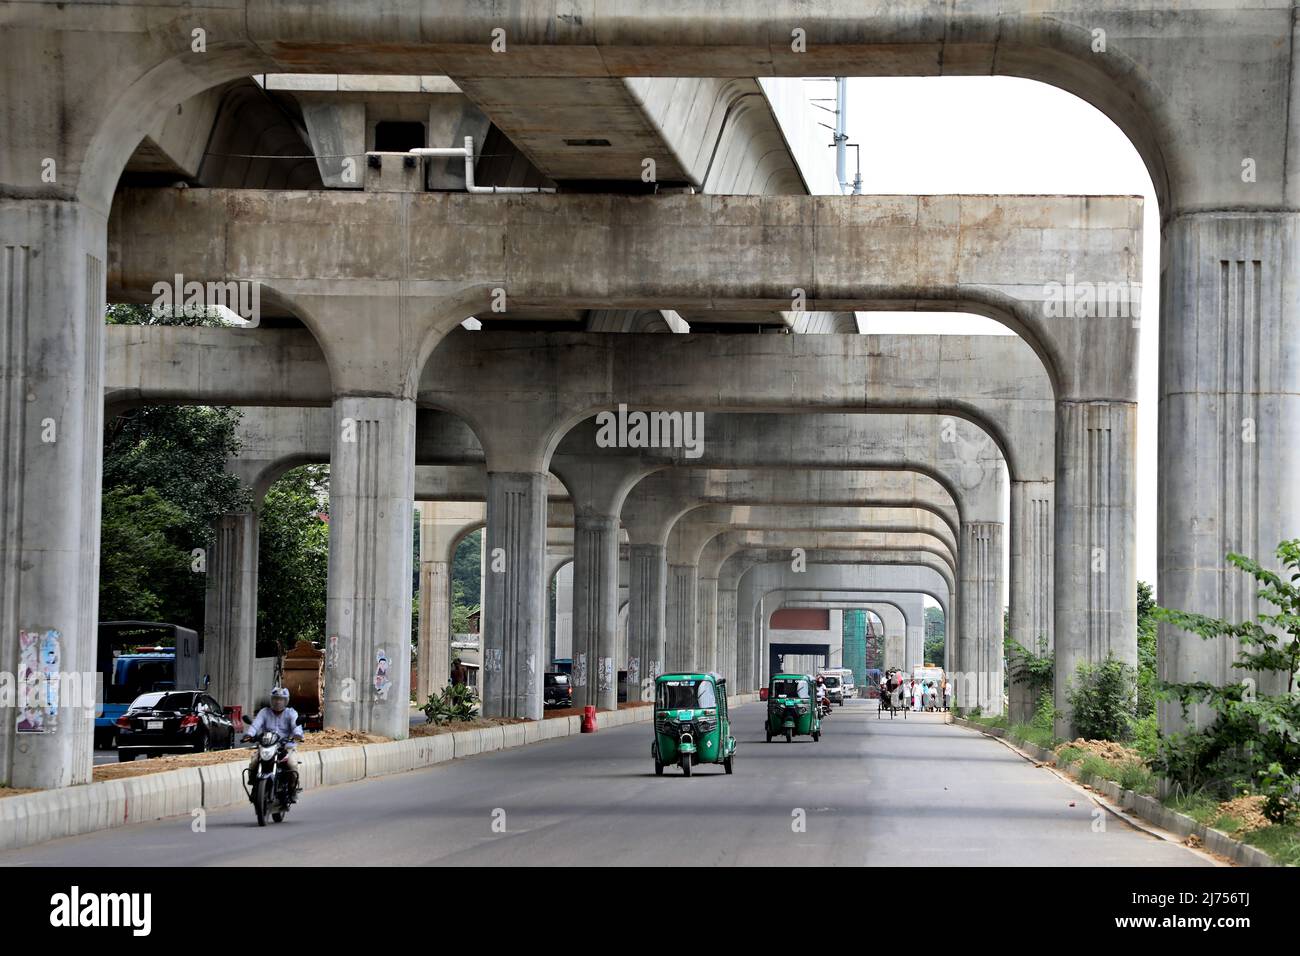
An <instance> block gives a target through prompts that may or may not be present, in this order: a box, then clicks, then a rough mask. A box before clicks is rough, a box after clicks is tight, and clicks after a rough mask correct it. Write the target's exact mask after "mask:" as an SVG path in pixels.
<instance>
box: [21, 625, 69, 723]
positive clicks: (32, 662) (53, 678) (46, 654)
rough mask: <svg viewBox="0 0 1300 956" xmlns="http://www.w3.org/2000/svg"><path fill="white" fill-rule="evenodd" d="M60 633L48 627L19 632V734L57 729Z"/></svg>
mask: <svg viewBox="0 0 1300 956" xmlns="http://www.w3.org/2000/svg"><path fill="white" fill-rule="evenodd" d="M59 641H60V635H59V632H58V631H56V630H54V629H53V628H50V629H48V630H46V631H45V632H44V633H42V632H41V631H39V630H32V631H19V632H18V693H19V697H18V726H17V728H16V729H17V731H18V733H20V734H49V733H54V732H55V731H56V730H58V720H59V665H60V654H61V650H60V644H59Z"/></svg>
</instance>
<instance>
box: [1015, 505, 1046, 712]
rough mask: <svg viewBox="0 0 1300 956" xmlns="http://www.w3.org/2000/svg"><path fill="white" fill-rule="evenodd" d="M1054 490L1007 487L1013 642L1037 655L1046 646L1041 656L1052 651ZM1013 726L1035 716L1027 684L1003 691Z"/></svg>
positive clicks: (1034, 702)
mask: <svg viewBox="0 0 1300 956" xmlns="http://www.w3.org/2000/svg"><path fill="white" fill-rule="evenodd" d="M1053 491H1054V485H1053V483H1052V482H1049V481H1013V482H1012V483H1011V542H1010V558H1011V567H1010V569H1009V570H1010V575H1011V589H1010V593H1009V602H1008V615H1009V619H1010V623H1011V638H1012V640H1014V641H1016V642H1018V643H1019V644H1020V645H1021V646H1022V647H1024V648H1025V649H1026V650H1028V651H1030V652H1032V653H1034V654H1038V653H1039V651H1040V643H1041V642H1045V645H1044V646H1045V653H1047V654H1051V653H1052V649H1053V646H1054V642H1053V630H1054V627H1055V621H1054V619H1053V609H1052V608H1053V602H1052V588H1053V585H1054V584H1055V574H1054V572H1053V570H1052V569H1053V562H1054V560H1055V548H1054V543H1053V537H1052V517H1053V515H1052V510H1053V506H1054V505H1053V499H1054V497H1055V496H1054V494H1053ZM1007 695H1008V699H1009V715H1008V716H1009V717H1010V719H1011V721H1012V723H1024V722H1027V721H1028V720H1029V719H1030V718H1031V717H1032V716H1033V714H1034V710H1035V707H1036V705H1037V703H1038V702H1037V701H1036V700H1034V699H1033V692H1032V688H1030V687H1029V685H1028V684H1025V683H1019V684H1018V683H1016V682H1015V681H1014V680H1013V681H1012V682H1011V684H1010V688H1009V690H1008V692H1007Z"/></svg>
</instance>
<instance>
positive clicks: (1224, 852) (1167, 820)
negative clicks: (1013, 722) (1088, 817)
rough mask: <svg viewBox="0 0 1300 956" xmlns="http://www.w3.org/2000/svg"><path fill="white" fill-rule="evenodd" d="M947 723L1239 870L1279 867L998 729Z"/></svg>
mask: <svg viewBox="0 0 1300 956" xmlns="http://www.w3.org/2000/svg"><path fill="white" fill-rule="evenodd" d="M949 719H950V720H951V721H952V723H954V724H956V725H958V726H959V727H965V728H966V729H968V730H976V731H979V732H980V733H982V734H985V735H987V736H989V737H997V738H998V739H999V740H1006V741H1008V742H1010V743H1013V744H1015V746H1016V748H1017V749H1018V750H1020V751H1023V752H1024V754H1025V755H1026V756H1028V757H1029V758H1031V759H1033V760H1035V761H1037V762H1038V763H1045V764H1050V765H1051V766H1053V767H1055V768H1056V769H1058V770H1062V771H1064V772H1065V773H1067V774H1069V775H1070V776H1071V777H1072V778H1073V779H1075V780H1077V781H1079V782H1080V783H1085V784H1087V785H1088V786H1090V787H1092V788H1093V789H1094V790H1096V791H1097V792H1098V793H1100V794H1103V795H1104V796H1105V797H1106V798H1107V799H1109V800H1110V801H1112V802H1113V803H1115V804H1117V805H1118V806H1119V807H1120V808H1121V809H1123V810H1125V811H1127V812H1129V813H1132V814H1133V815H1134V816H1136V817H1140V818H1141V819H1143V820H1145V821H1146V822H1147V823H1150V824H1152V825H1153V826H1156V827H1159V828H1160V829H1162V830H1167V831H1169V832H1170V833H1173V834H1176V835H1177V836H1178V837H1180V838H1181V839H1184V840H1186V839H1187V837H1189V836H1196V837H1198V838H1200V840H1201V844H1202V845H1203V846H1204V848H1205V849H1206V850H1209V851H1210V852H1211V853H1215V854H1217V855H1219V856H1222V857H1226V858H1227V859H1229V860H1231V861H1232V862H1234V863H1237V864H1240V865H1242V866H1278V865H1279V864H1278V863H1277V861H1275V860H1274V859H1273V858H1272V857H1271V856H1269V855H1268V854H1267V853H1265V852H1264V851H1263V850H1261V849H1259V848H1258V847H1253V846H1251V845H1250V844H1248V843H1242V842H1241V841H1240V840H1236V839H1233V838H1232V837H1230V836H1229V835H1228V834H1226V833H1224V832H1223V831H1222V830H1215V829H1213V828H1212V827H1207V826H1206V825H1205V824H1203V823H1198V822H1197V821H1196V820H1194V819H1193V818H1192V817H1189V816H1188V815H1187V814H1185V813H1179V812H1178V811H1177V810H1171V809H1170V808H1169V807H1167V806H1165V805H1164V804H1163V803H1161V802H1160V801H1159V800H1157V799H1156V798H1155V797H1149V796H1147V795H1145V794H1141V793H1137V792H1136V791H1133V790H1125V789H1124V788H1123V787H1121V786H1120V785H1119V784H1117V783H1115V781H1113V780H1105V779H1103V778H1100V777H1094V776H1092V775H1091V774H1081V773H1079V772H1078V771H1077V770H1074V769H1073V767H1072V765H1070V764H1062V763H1061V762H1060V761H1059V760H1058V758H1057V756H1056V753H1055V752H1054V751H1051V750H1047V749H1045V748H1043V747H1039V746H1038V745H1037V744H1031V743H1029V742H1028V741H1023V740H1019V739H1017V738H1015V737H1012V736H1011V735H1010V734H1008V733H1007V732H1006V731H1005V730H1003V729H1002V728H1000V727H985V726H983V725H982V724H977V723H974V722H972V721H969V720H965V719H964V718H961V717H954V716H950V717H949Z"/></svg>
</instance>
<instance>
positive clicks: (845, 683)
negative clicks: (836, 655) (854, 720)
mask: <svg viewBox="0 0 1300 956" xmlns="http://www.w3.org/2000/svg"><path fill="white" fill-rule="evenodd" d="M818 673H819V674H821V676H822V677H838V678H839V679H840V688H841V689H842V691H843V695H842V696H843V700H848V699H849V698H850V697H856V696H857V688H856V687H854V686H853V669H852V668H849V667H830V668H827V669H826V670H823V671H818Z"/></svg>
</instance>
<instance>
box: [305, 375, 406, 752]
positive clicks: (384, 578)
mask: <svg viewBox="0 0 1300 956" xmlns="http://www.w3.org/2000/svg"><path fill="white" fill-rule="evenodd" d="M414 495H415V403H414V402H412V401H409V400H405V399H397V398H376V397H369V396H368V397H352V396H346V397H340V398H336V399H335V400H334V444H333V450H332V452H331V456H330V554H329V579H328V595H327V598H326V605H325V634H326V646H325V723H326V725H327V726H330V727H340V728H343V729H347V730H361V731H365V732H367V733H374V734H381V735H383V736H385V737H392V738H394V739H401V738H405V737H406V736H407V735H408V733H409V728H410V719H409V713H410V707H409V705H410V688H411V664H410V661H411V563H412V559H411V528H412V510H413V507H414V500H415V499H414Z"/></svg>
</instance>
